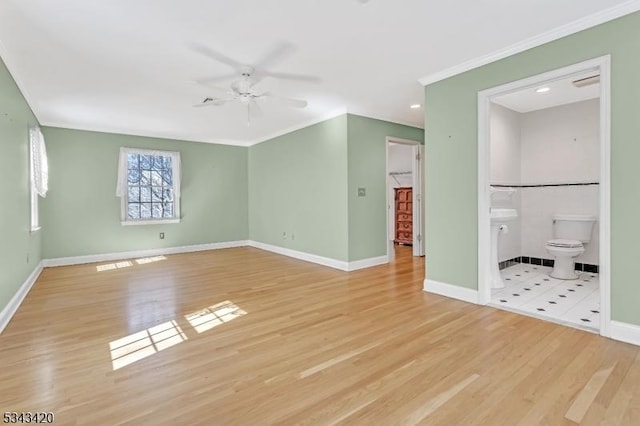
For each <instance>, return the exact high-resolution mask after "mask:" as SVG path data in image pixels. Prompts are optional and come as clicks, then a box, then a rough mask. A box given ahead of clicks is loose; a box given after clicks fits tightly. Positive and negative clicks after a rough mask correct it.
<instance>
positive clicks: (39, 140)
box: [29, 126, 49, 232]
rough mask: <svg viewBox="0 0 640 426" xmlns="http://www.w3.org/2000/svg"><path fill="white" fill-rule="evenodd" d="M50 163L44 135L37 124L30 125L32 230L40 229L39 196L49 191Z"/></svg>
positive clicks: (43, 195)
mask: <svg viewBox="0 0 640 426" xmlns="http://www.w3.org/2000/svg"><path fill="white" fill-rule="evenodd" d="M48 183H49V165H48V161H47V149H46V147H45V144H44V136H43V135H42V132H41V131H40V128H39V127H37V126H33V127H29V197H30V201H31V203H30V205H31V209H30V211H31V232H35V231H37V230H38V229H40V218H39V212H38V207H39V205H38V201H39V200H38V197H45V196H46V195H47V191H48Z"/></svg>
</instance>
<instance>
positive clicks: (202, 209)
mask: <svg viewBox="0 0 640 426" xmlns="http://www.w3.org/2000/svg"><path fill="white" fill-rule="evenodd" d="M43 133H44V136H45V140H46V143H47V151H48V156H49V188H50V189H49V194H48V195H47V198H46V199H45V200H43V202H42V205H41V208H42V217H43V221H42V226H43V230H44V240H43V256H44V258H47V259H49V258H57V257H67V256H82V255H90V254H101V253H113V252H122V251H130V250H143V249H151V248H161V247H177V246H185V245H192V244H204V243H215V242H224V241H236V240H246V239H247V238H248V235H249V232H248V214H247V210H248V206H247V203H248V195H247V175H248V170H247V151H248V149H247V148H245V147H235V146H225V145H213V144H205V143H195V142H184V141H174V140H168V139H154V138H146V137H138V136H125V135H116V134H110V133H98V132H86V131H79V130H67V129H58V128H50V127H45V128H43ZM123 146H124V147H131V148H152V149H159V150H168V151H179V152H180V154H181V160H182V197H181V215H182V220H181V222H180V223H179V224H166V225H138V226H122V225H121V223H120V198H118V197H116V195H115V189H116V175H117V168H118V152H119V149H120V147H123ZM160 232H164V233H165V239H164V240H160V239H159V233H160Z"/></svg>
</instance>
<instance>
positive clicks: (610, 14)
mask: <svg viewBox="0 0 640 426" xmlns="http://www.w3.org/2000/svg"><path fill="white" fill-rule="evenodd" d="M639 10H640V0H630V1H626V2H624V3H622V4H619V5H617V6H614V7H611V8H609V9H605V10H602V11H600V12H597V13H594V14H592V15H589V16H586V17H584V18H580V19H578V20H575V21H573V22H570V23H568V24H566V25H562V26H560V27H557V28H554V29H552V30H549V31H547V32H545V33H542V34H539V35H537V36H533V37H530V38H528V39H526V40H523V41H520V42H518V43H515V44H512V45H511V46H508V47H506V48H504V49H500V50H496V51H494V52H492V53H489V54H487V55H483V56H480V57H477V58H475V59H471V60H469V61H466V62H462V63H461V64H458V65H455V66H453V67H451V68H447V69H444V70H442V71H438V72H436V73H433V74H429V75H426V76H424V77H422V78H421V79H419V80H418V81H419V82H420V84H422V85H423V86H427V85H429V84H433V83H435V82H438V81H441V80H444V79H446V78H449V77H453V76H454V75H458V74H462V73H463V72H466V71H470V70H472V69H475V68H479V67H481V66H483V65H487V64H490V63H492V62H496V61H499V60H500V59H504V58H506V57H509V56H512V55H515V54H517V53H520V52H524V51H525V50H529V49H532V48H534V47H538V46H541V45H543V44H546V43H549V42H552V41H554V40H558V39H560V38H562V37H566V36H568V35H571V34H575V33H577V32H579V31H583V30H586V29H588V28H591V27H595V26H596V25H600V24H604V23H605V22H609V21H612V20H614V19H616V18H620V17H622V16H625V15H629V14H631V13H634V12H637V11H639Z"/></svg>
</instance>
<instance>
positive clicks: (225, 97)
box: [191, 43, 319, 124]
mask: <svg viewBox="0 0 640 426" xmlns="http://www.w3.org/2000/svg"><path fill="white" fill-rule="evenodd" d="M191 47H192V48H193V49H194V50H196V51H198V52H199V53H201V54H203V55H205V56H207V57H209V58H212V59H213V60H215V61H217V62H220V63H223V64H225V65H228V66H230V67H231V68H233V70H234V71H235V72H234V73H230V74H225V75H220V76H214V77H206V78H201V79H198V80H196V82H197V83H199V84H202V85H204V86H207V87H209V88H212V89H216V90H217V91H219V92H221V96H219V97H218V96H216V97H211V96H208V97H206V98H205V99H204V100H203V101H202V102H201V103H199V104H197V105H194V106H195V107H202V106H220V105H224V104H226V103H229V102H239V103H241V104H244V105H246V106H247V124H249V123H250V122H251V118H257V117H260V116H262V109H261V108H260V105H259V104H258V103H257V102H256V101H258V100H262V99H273V100H276V101H279V102H280V103H282V104H285V105H288V106H291V107H294V108H305V107H306V106H307V101H304V100H300V99H292V98H287V97H284V96H278V95H276V94H274V93H271V92H261V93H260V92H258V91H257V90H256V87H255V86H256V85H257V84H258V83H259V82H260V81H262V80H263V79H264V78H265V77H272V78H277V79H282V80H297V81H307V82H318V81H319V79H318V78H317V77H314V76H308V75H302V74H290V73H281V72H272V71H269V70H268V69H267V68H268V67H269V66H272V65H273V64H274V63H276V62H279V61H281V60H282V59H283V58H284V57H285V56H287V55H289V54H290V53H291V52H292V51H293V46H292V45H290V44H286V43H283V44H280V45H279V46H277V47H276V48H275V49H274V50H273V51H271V52H270V53H269V54H268V55H266V56H265V57H264V58H263V59H262V60H261V61H260V62H258V64H257V65H245V64H241V63H240V62H238V61H235V60H233V59H231V58H229V57H227V56H225V55H222V54H220V53H218V52H216V51H214V50H212V49H210V48H208V47H206V46H202V45H198V44H192V45H191ZM238 75H239V76H238ZM234 77H237V78H236V79H235V80H234V81H233V82H232V83H231V85H230V87H229V89H226V88H221V87H217V86H213V85H212V83H214V82H217V81H221V80H228V79H231V78H234Z"/></svg>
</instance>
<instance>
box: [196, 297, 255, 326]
mask: <svg viewBox="0 0 640 426" xmlns="http://www.w3.org/2000/svg"><path fill="white" fill-rule="evenodd" d="M246 314H247V313H246V312H245V311H243V310H242V309H240V308H239V307H238V306H236V305H235V304H234V303H232V302H230V301H228V300H227V301H225V302H222V303H218V304H217V305H212V306H209V307H208V308H205V309H202V310H200V311H197V312H194V313H192V314H189V315H185V319H186V320H187V321H189V324H191V326H192V327H193V328H194V329H195V330H196V331H197V332H198V333H202V332H203V331H207V330H211V329H212V328H214V327H217V326H219V325H220V324H224V323H225V322H229V321H231V320H234V319H236V318H238V317H241V316H243V315H246Z"/></svg>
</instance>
